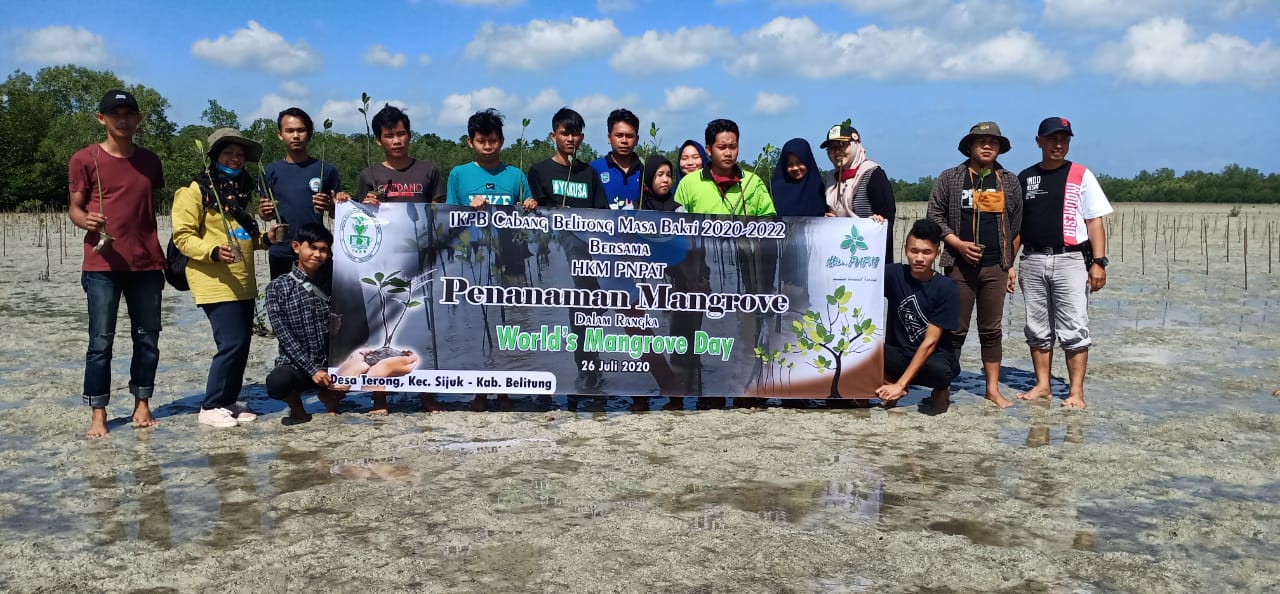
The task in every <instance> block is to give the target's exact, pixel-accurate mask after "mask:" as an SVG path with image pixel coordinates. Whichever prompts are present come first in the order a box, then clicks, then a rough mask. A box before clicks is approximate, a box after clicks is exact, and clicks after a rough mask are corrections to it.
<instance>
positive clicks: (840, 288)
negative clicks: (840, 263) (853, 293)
mask: <svg viewBox="0 0 1280 594" xmlns="http://www.w3.org/2000/svg"><path fill="white" fill-rule="evenodd" d="M848 292H849V291H848V290H847V289H845V288H844V285H840V286H838V287H836V290H835V291H832V292H831V295H832V296H834V297H836V298H839V297H840V296H841V295H844V294H845V293H848Z"/></svg>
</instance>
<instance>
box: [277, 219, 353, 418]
mask: <svg viewBox="0 0 1280 594" xmlns="http://www.w3.org/2000/svg"><path fill="white" fill-rule="evenodd" d="M332 244H333V234H332V233H330V232H329V230H328V229H325V228H324V226H323V225H319V224H316V223H307V224H306V225H303V226H302V228H301V229H299V230H298V235H297V236H296V238H295V239H294V240H293V251H294V252H295V253H297V254H298V260H297V261H296V262H294V264H293V268H292V269H291V270H290V271H289V272H288V274H283V275H281V276H279V277H277V278H276V279H275V280H273V281H271V283H270V284H268V285H267V316H268V318H269V319H270V320H271V328H272V330H274V331H275V334H276V338H277V339H279V341H280V356H278V357H276V368H275V369H273V370H272V371H271V373H270V374H268V375H267V395H269V396H271V397H272V398H276V399H278V400H283V401H284V402H285V404H288V405H289V416H287V417H285V418H284V419H283V420H282V422H283V423H284V424H286V425H293V424H297V423H305V422H307V421H309V420H311V415H309V414H307V410H306V408H305V407H303V405H302V393H303V392H305V391H307V390H317V396H318V397H319V398H320V401H321V402H323V403H324V406H325V409H327V410H328V412H329V414H337V412H338V400H339V399H340V398H341V397H342V394H341V391H342V390H344V389H345V388H346V386H341V387H340V386H335V385H334V384H333V379H332V377H331V376H330V375H329V370H328V367H327V362H328V357H329V295H328V294H326V293H325V291H324V289H322V288H321V287H320V286H318V285H317V284H316V280H318V276H317V275H318V274H319V272H320V269H321V268H323V267H324V265H325V263H326V262H328V261H329V257H330V255H331V252H330V251H329V249H330V246H331V245H332Z"/></svg>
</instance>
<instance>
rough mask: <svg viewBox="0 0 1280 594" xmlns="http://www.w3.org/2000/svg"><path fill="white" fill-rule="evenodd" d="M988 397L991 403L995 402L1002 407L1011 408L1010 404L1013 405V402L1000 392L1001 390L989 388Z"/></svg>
mask: <svg viewBox="0 0 1280 594" xmlns="http://www.w3.org/2000/svg"><path fill="white" fill-rule="evenodd" d="M986 399H987V400H990V401H991V404H994V405H996V406H998V407H1000V408H1009V407H1010V406H1013V403H1012V402H1009V399H1008V398H1005V397H1004V394H1001V393H1000V390H996V391H994V392H993V391H991V390H987V395H986Z"/></svg>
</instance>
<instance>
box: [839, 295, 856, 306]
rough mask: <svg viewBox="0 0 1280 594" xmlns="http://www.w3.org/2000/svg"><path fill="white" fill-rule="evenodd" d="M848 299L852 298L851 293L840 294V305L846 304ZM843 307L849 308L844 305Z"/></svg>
mask: <svg viewBox="0 0 1280 594" xmlns="http://www.w3.org/2000/svg"><path fill="white" fill-rule="evenodd" d="M850 299H853V293H845V294H844V295H841V296H840V305H845V304H848V303H849V300H850ZM845 309H849V308H847V307H846V308H845Z"/></svg>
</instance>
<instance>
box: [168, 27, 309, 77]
mask: <svg viewBox="0 0 1280 594" xmlns="http://www.w3.org/2000/svg"><path fill="white" fill-rule="evenodd" d="M191 54H192V55H193V56H195V57H197V58H203V59H205V60H208V61H210V62H216V63H218V64H223V65H226V66H234V67H237V68H245V69H261V70H265V71H267V72H273V73H276V74H292V73H295V72H302V71H306V70H318V69H319V68H320V66H321V64H322V63H323V61H324V60H323V58H321V57H320V54H318V53H316V52H315V51H314V50H312V49H311V46H309V45H307V42H305V41H301V40H299V41H297V42H296V43H293V44H290V43H289V42H287V41H285V39H284V37H283V36H281V35H280V34H279V33H276V32H274V31H270V30H268V29H267V28H265V27H263V26H262V25H259V24H258V22H257V21H249V27H248V28H247V29H236V30H235V31H234V32H232V34H231V35H230V36H226V35H220V36H218V38H217V39H200V40H198V41H196V42H195V43H193V44H191Z"/></svg>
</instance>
